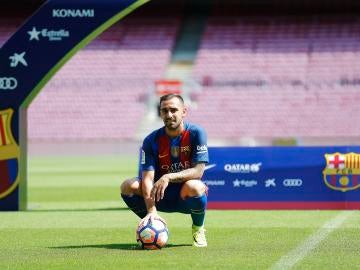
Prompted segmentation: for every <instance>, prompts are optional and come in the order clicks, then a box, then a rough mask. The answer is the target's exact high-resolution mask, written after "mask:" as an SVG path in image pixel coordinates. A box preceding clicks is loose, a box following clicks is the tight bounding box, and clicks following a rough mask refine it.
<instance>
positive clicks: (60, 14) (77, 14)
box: [52, 9, 95, 18]
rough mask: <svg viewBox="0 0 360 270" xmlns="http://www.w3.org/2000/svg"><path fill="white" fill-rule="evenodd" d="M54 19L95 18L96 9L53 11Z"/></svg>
mask: <svg viewBox="0 0 360 270" xmlns="http://www.w3.org/2000/svg"><path fill="white" fill-rule="evenodd" d="M52 16H53V18H94V17H95V10H94V9H53V10H52Z"/></svg>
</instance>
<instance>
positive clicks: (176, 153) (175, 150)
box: [170, 146, 180, 158]
mask: <svg viewBox="0 0 360 270" xmlns="http://www.w3.org/2000/svg"><path fill="white" fill-rule="evenodd" d="M179 149H180V148H179V146H171V149H170V153H171V156H173V157H174V158H177V157H178V156H179V153H180V150H179Z"/></svg>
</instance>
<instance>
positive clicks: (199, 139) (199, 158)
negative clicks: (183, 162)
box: [191, 127, 209, 164]
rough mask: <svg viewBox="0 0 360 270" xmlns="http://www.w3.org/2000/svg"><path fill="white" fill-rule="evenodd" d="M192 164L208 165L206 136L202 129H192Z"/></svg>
mask: <svg viewBox="0 0 360 270" xmlns="http://www.w3.org/2000/svg"><path fill="white" fill-rule="evenodd" d="M192 148H193V150H192V160H191V161H192V163H193V164H196V163H208V162H209V153H208V146H207V135H206V132H205V130H204V129H202V128H200V127H197V128H196V129H194V137H193V141H192Z"/></svg>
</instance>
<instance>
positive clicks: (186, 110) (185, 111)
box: [183, 106, 188, 116]
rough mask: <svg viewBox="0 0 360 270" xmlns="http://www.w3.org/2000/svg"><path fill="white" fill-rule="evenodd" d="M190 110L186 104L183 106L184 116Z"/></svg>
mask: <svg viewBox="0 0 360 270" xmlns="http://www.w3.org/2000/svg"><path fill="white" fill-rule="evenodd" d="M187 112H188V108H187V107H185V106H184V108H183V116H186V115H187Z"/></svg>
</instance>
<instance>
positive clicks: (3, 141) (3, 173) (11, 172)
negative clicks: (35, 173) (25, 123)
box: [0, 109, 19, 199]
mask: <svg viewBox="0 0 360 270" xmlns="http://www.w3.org/2000/svg"><path fill="white" fill-rule="evenodd" d="M13 113H14V111H13V110H12V109H7V110H3V111H0V199H1V198H5V197H6V196H8V195H9V194H10V193H11V192H12V191H13V190H14V189H15V188H16V187H17V185H18V182H19V162H18V161H19V147H18V145H17V144H16V141H15V139H14V137H13V135H12V132H11V118H12V115H13Z"/></svg>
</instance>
